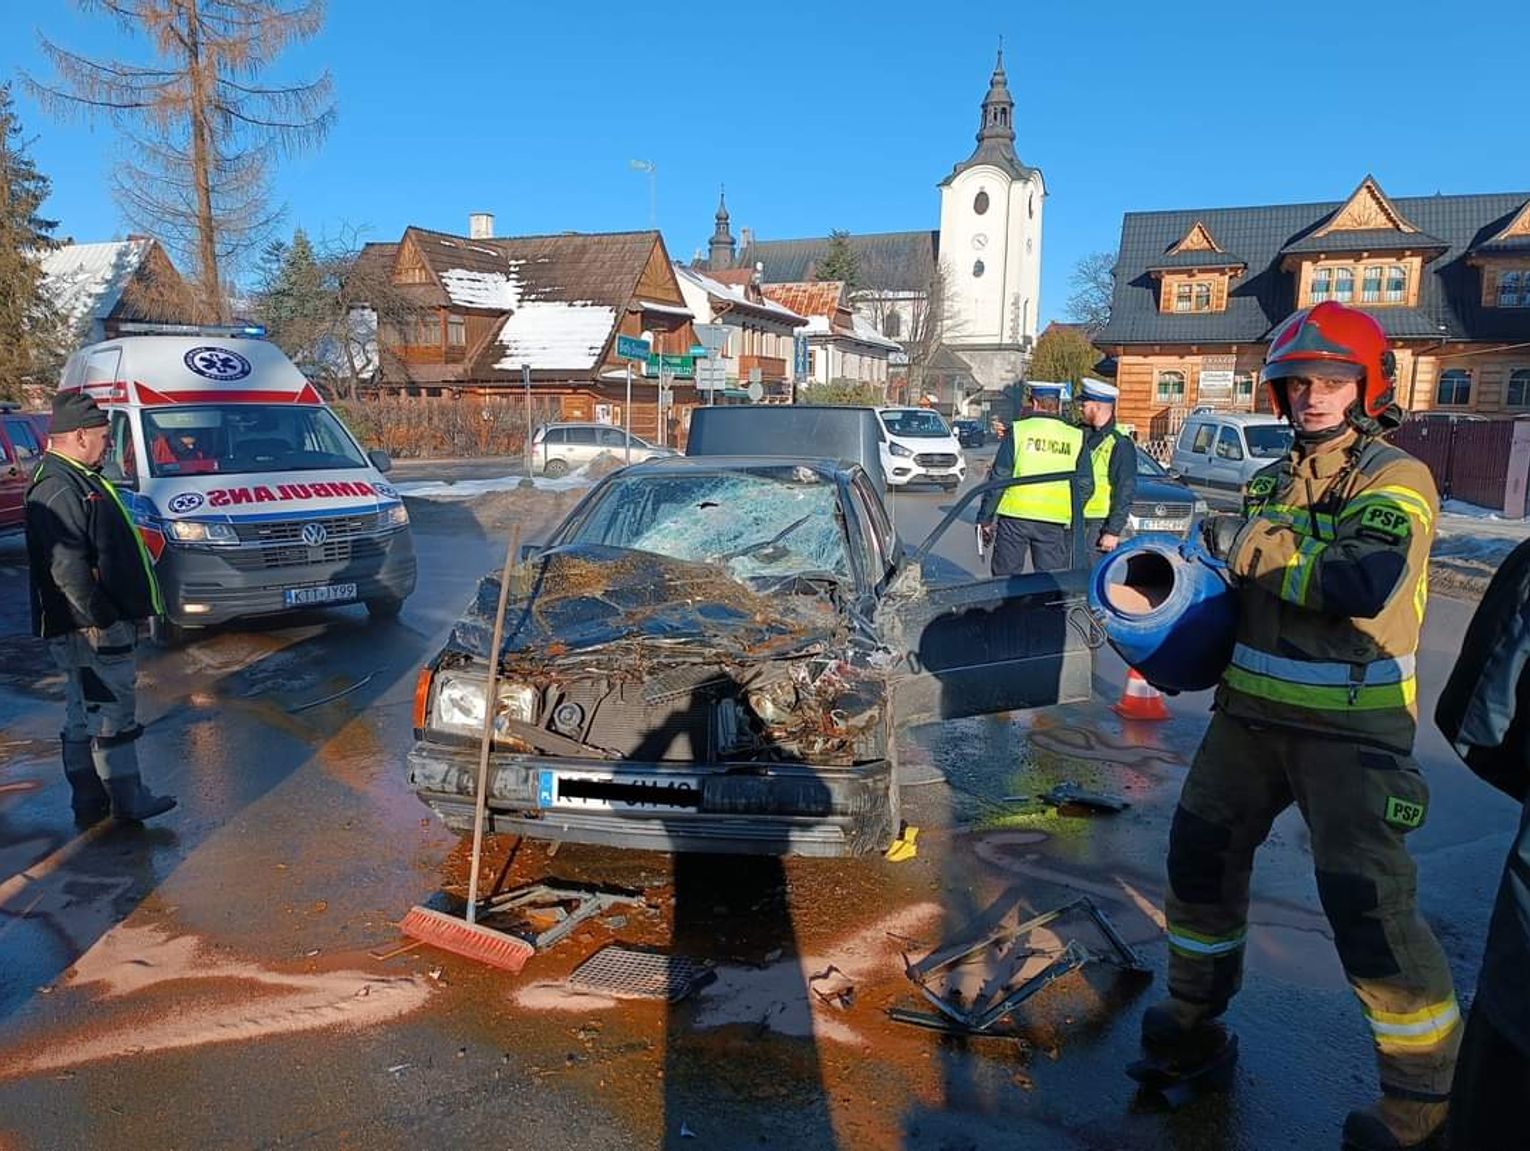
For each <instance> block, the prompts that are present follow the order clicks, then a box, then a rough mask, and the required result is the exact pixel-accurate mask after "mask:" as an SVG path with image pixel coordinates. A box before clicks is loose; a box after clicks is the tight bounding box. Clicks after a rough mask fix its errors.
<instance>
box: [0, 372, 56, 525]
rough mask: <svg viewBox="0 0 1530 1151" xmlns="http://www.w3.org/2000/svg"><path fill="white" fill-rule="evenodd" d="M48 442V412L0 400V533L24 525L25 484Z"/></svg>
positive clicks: (28, 482) (30, 477) (35, 468)
mask: <svg viewBox="0 0 1530 1151" xmlns="http://www.w3.org/2000/svg"><path fill="white" fill-rule="evenodd" d="M47 446H48V416H47V414H46V413H44V412H23V411H22V410H21V409H20V407H19V405H17V404H13V403H3V402H0V535H8V534H10V533H12V532H19V531H20V530H21V529H22V528H23V527H24V526H25V508H24V505H25V503H26V498H27V488H28V486H29V485H30V484H31V483H32V473H33V472H34V471H36V470H37V465H38V463H39V462H40V461H41V460H42V454H43V452H44V450H46V448H47Z"/></svg>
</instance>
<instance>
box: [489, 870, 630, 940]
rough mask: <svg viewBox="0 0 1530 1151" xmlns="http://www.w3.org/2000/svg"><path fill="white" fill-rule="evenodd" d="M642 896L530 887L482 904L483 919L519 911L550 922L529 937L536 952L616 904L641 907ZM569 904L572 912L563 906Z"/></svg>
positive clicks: (567, 888) (497, 896)
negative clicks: (549, 919) (540, 930)
mask: <svg viewBox="0 0 1530 1151" xmlns="http://www.w3.org/2000/svg"><path fill="white" fill-rule="evenodd" d="M642 902H643V897H642V896H641V895H629V894H627V893H625V892H616V891H586V890H583V889H580V888H571V887H554V886H553V885H552V884H550V883H533V884H530V885H529V886H526V887H520V888H517V889H516V890H514V891H507V892H504V893H503V894H501V895H495V896H491V897H490V898H489V899H487V900H485V901H484V904H483V911H482V912H481V914H482V915H489V914H494V913H498V912H501V911H522V912H525V913H526V914H527V915H528V916H529V917H531V918H541V919H547V918H551V919H553V920H554V921H555V922H554V925H553V926H552V927H549V928H547V929H546V930H545V931H542V932H540V933H537V934H534V935H531V936H530V937H529V938H528V940H527V942H529V943H530V944H531V945H532V946H533V947H535V948H536V949H537V950H538V951H545V950H546V949H547V948H549V947H551V946H553V945H554V944H555V943H558V942H559V941H560V940H562V939H563V938H564V937H566V936H567V935H569V934H570V933H571V932H572V931H573V930H574V928H576V927H578V926H579V925H580V924H581V923H583V922H585V920H587V919H592V918H594V917H595V916H597V915H601V914H604V913H605V912H607V911H609V910H610V909H611V908H613V907H615V906H616V905H617V904H621V903H642ZM568 904H572V905H573V910H569V909H568V908H567V907H566V906H565V905H568Z"/></svg>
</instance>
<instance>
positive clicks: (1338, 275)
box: [1333, 268, 1355, 304]
mask: <svg viewBox="0 0 1530 1151" xmlns="http://www.w3.org/2000/svg"><path fill="white" fill-rule="evenodd" d="M1333 298H1334V299H1335V300H1338V301H1339V303H1341V304H1353V303H1354V302H1355V270H1354V269H1353V268H1335V269H1334V273H1333Z"/></svg>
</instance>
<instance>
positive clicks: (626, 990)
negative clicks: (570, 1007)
mask: <svg viewBox="0 0 1530 1151" xmlns="http://www.w3.org/2000/svg"><path fill="white" fill-rule="evenodd" d="M716 978H717V976H716V974H715V973H714V972H713V971H712V969H711V968H710V967H707V966H706V965H705V964H704V963H701V962H699V961H698V960H695V959H690V958H688V957H686V956H684V955H656V954H654V953H653V952H651V951H633V950H631V949H630V948H626V947H602V948H601V949H600V950H599V951H597V952H596V953H595V954H594V955H592V956H590V957H589V958H588V959H586V960H585V961H584V962H583V963H581V964H580V965H579V966H578V967H577V968H575V970H574V973H573V974H572V975H570V976H569V977H568V985H569V987H571V988H573V989H574V990H576V991H593V992H596V993H599V994H601V995H613V996H615V997H616V998H618V999H664V1000H668V1001H669V1002H670V1003H678V1002H679V1001H680V1000H682V999H684V998H685V997H686V996H687V995H690V994H691V993H692V992H693V991H696V990H697V989H698V988H701V987H705V986H706V985H707V984H708V983H711V982H712V980H714V979H716Z"/></svg>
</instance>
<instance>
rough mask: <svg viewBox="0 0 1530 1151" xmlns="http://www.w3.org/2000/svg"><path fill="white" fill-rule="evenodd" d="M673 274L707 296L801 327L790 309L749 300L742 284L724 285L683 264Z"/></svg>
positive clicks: (767, 301)
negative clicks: (738, 304) (701, 290)
mask: <svg viewBox="0 0 1530 1151" xmlns="http://www.w3.org/2000/svg"><path fill="white" fill-rule="evenodd" d="M675 272H676V273H677V274H678V275H680V276H683V277H684V278H686V279H688V280H690V281H691V283H693V284H697V285H699V286H700V287H701V288H702V289H703V290H704V291H705V292H706V293H707V295H709V296H715V297H717V298H718V299H720V300H732V301H734V302H736V303H741V304H747V305H748V306H749V307H751V308H758V309H760V311H762V312H769V313H771V314H772V315H774V316H779V317H780V318H781V319H782V320H785V321H787V322H788V323H794V324H797V325H798V326H800V325H801V321H802V316H800V315H798V314H797V313H796V312H794V311H792V310H791V309H790V308H788V307H786V306H784V305H782V304H778V303H776V301H774V300H772V299H771V298H770V297H769V296H762V297H761V298H760V299H758V300H751V299H750V298H749V297H748V296H747V295H745V294H744V285H742V284H727V283H724V282H723V281H722V280H717V279H713V278H712V277H711V276H709V275H707V274H706V273H705V272H703V271H701V270H700V269H697V268H687V267H686V266H685V265H684V264H676V265H675ZM809 330H810V331H811V330H812V329H811V328H810V329H809Z"/></svg>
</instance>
